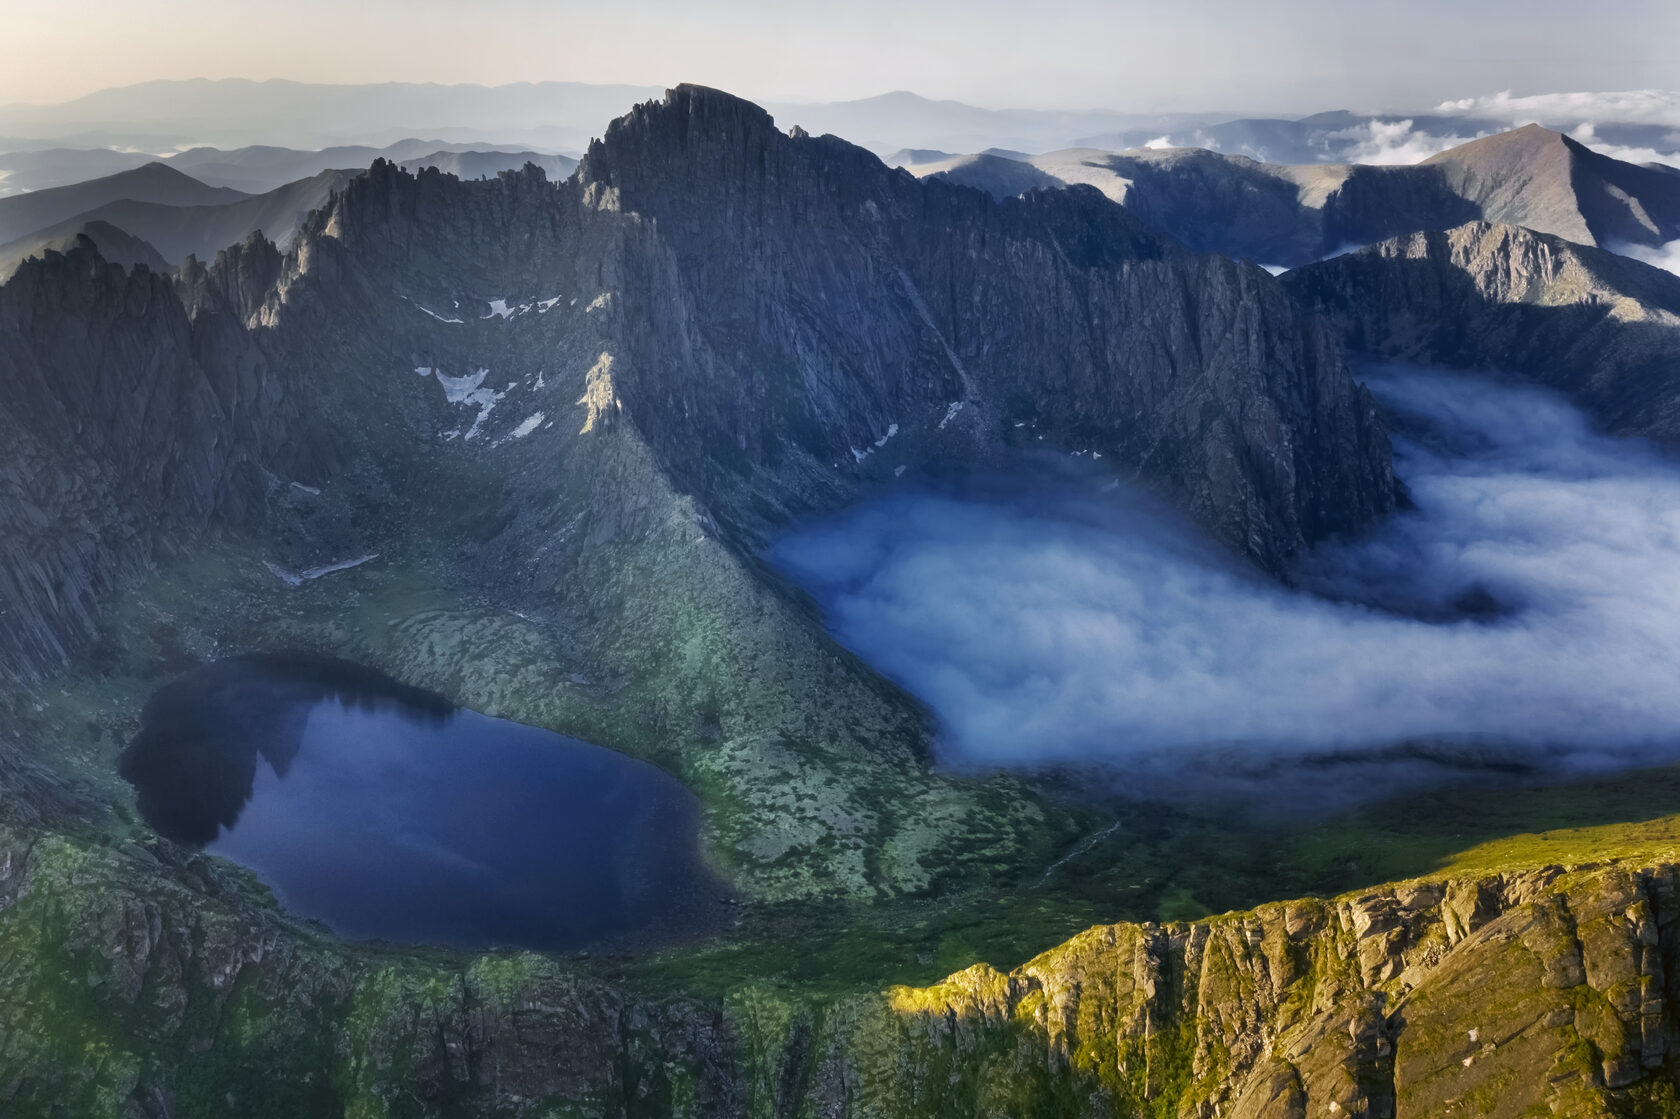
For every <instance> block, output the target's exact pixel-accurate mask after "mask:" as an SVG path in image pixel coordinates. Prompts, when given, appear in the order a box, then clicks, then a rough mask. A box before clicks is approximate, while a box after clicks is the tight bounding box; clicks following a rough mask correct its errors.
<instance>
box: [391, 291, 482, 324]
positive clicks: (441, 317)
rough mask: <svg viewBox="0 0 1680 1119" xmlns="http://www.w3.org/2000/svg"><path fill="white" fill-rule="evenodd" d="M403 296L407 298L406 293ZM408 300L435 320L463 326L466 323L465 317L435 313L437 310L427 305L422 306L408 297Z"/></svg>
mask: <svg viewBox="0 0 1680 1119" xmlns="http://www.w3.org/2000/svg"><path fill="white" fill-rule="evenodd" d="M403 298H404V299H408V296H406V295H405V296H403ZM408 302H409V303H410V304H411V305H412V306H414V307H415V308H416V309H417V310H420V311H424V312H425V313H426V314H428V315H430V316H432V318H434V319H436V320H437V321H438V322H446V323H451V324H453V325H455V326H464V325H466V321H467V320H466V319H452V318H449V317H447V316H445V315H440V314H438V313H437V312H436V311H434V310H432V309H431V308H429V307H422V306H420V304H418V303H415V302H414V300H412V299H408Z"/></svg>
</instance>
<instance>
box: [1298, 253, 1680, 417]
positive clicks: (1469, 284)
mask: <svg viewBox="0 0 1680 1119" xmlns="http://www.w3.org/2000/svg"><path fill="white" fill-rule="evenodd" d="M1283 282H1284V286H1285V287H1286V288H1287V289H1288V290H1289V292H1290V293H1291V294H1292V295H1294V296H1295V297H1296V299H1297V300H1299V301H1300V302H1301V304H1302V305H1303V306H1305V307H1306V308H1308V309H1310V310H1312V311H1313V312H1315V313H1317V314H1319V315H1321V316H1323V317H1325V318H1326V319H1327V320H1328V321H1330V322H1331V323H1332V325H1333V326H1334V328H1335V329H1336V331H1337V333H1338V334H1339V335H1340V336H1341V338H1342V340H1343V341H1344V343H1345V344H1346V345H1347V346H1348V347H1349V348H1350V349H1352V350H1353V351H1355V352H1358V353H1363V354H1366V355H1369V356H1371V357H1375V358H1378V359H1387V360H1399V361H1413V362H1424V363H1429V364H1436V365H1443V366H1448V367H1453V368H1470V369H1482V370H1489V371H1496V372H1503V373H1510V374H1519V375H1522V376H1524V377H1528V378H1530V379H1532V380H1534V381H1537V382H1539V383H1541V384H1545V385H1549V386H1551V387H1553V388H1557V389H1561V390H1562V391H1564V392H1566V393H1568V394H1569V395H1570V396H1571V397H1573V398H1574V399H1575V400H1576V401H1577V402H1578V403H1579V404H1580V405H1581V406H1582V407H1583V408H1585V409H1586V410H1587V411H1588V412H1589V413H1590V414H1591V415H1592V416H1593V417H1594V418H1595V419H1596V420H1597V421H1598V422H1599V423H1600V424H1601V425H1602V426H1603V427H1604V428H1605V429H1606V430H1608V431H1611V432H1614V433H1616V434H1619V435H1635V436H1644V437H1647V438H1651V439H1657V440H1662V441H1664V442H1668V443H1674V442H1676V441H1680V277H1677V276H1674V275H1672V274H1671V273H1668V272H1665V271H1663V270H1662V269H1659V268H1653V267H1651V266H1650V265H1646V264H1642V263H1640V262H1638V261H1636V260H1630V259H1628V258H1627V257H1623V256H1619V255H1617V254H1615V253H1610V252H1606V251H1604V250H1602V249H1595V248H1590V247H1588V246H1585V245H1579V244H1574V243H1572V242H1569V241H1566V240H1564V239H1563V238H1561V237H1554V236H1549V235H1546V234H1543V233H1535V232H1533V231H1531V230H1527V229H1519V228H1516V227H1514V226H1509V225H1491V224H1488V223H1486V222H1472V223H1470V224H1467V225H1463V226H1460V227H1458V228H1456V229H1452V230H1448V231H1445V232H1440V233H1416V234H1412V235H1410V236H1407V237H1399V238H1395V239H1393V240H1389V241H1385V242H1383V243H1381V244H1378V245H1373V246H1371V247H1370V248H1368V249H1365V250H1363V251H1361V252H1358V253H1351V254H1348V255H1346V256H1341V257H1337V258H1336V259H1334V260H1327V261H1323V262H1321V263H1319V264H1314V265H1309V266H1307V267H1305V268H1299V269H1296V270H1294V271H1292V272H1290V273H1288V274H1287V275H1286V276H1284V277H1283Z"/></svg>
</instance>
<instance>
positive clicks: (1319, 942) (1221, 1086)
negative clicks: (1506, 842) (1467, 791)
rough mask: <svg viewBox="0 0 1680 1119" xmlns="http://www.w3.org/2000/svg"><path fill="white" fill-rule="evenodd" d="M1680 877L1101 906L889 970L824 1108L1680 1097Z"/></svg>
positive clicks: (1463, 1105) (1647, 1101)
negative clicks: (1152, 919) (947, 973)
mask: <svg viewBox="0 0 1680 1119" xmlns="http://www.w3.org/2000/svg"><path fill="white" fill-rule="evenodd" d="M1677 888H1680V873H1677V871H1676V868H1674V867H1672V866H1659V867H1654V868H1645V869H1632V868H1622V867H1606V868H1600V869H1587V870H1576V871H1572V872H1568V873H1566V872H1565V871H1564V869H1563V868H1561V867H1546V868H1541V869H1536V870H1534V871H1532V872H1526V873H1520V874H1511V875H1499V876H1492V877H1487V878H1481V879H1474V878H1466V879H1447V880H1438V881H1428V880H1425V881H1418V882H1411V883H1404V884H1400V885H1397V886H1393V887H1385V888H1383V889H1380V890H1376V891H1373V892H1370V893H1364V894H1358V895H1350V896H1346V897H1342V898H1339V899H1337V900H1335V901H1333V902H1320V901H1301V902H1290V903H1283V904H1277V905H1269V906H1262V907H1261V908H1259V909H1258V910H1256V911H1254V912H1253V913H1250V914H1238V915H1231V916H1228V917H1219V918H1213V919H1211V920H1208V921H1206V922H1201V923H1198V924H1195V925H1188V926H1186V925H1167V926H1154V925H1143V926H1138V925H1116V926H1110V927H1100V928H1095V929H1092V930H1090V931H1088V932H1086V933H1084V934H1082V935H1080V936H1078V937H1076V938H1074V939H1073V940H1071V941H1069V942H1068V943H1066V944H1064V945H1062V946H1061V947H1059V948H1057V949H1055V950H1054V951H1051V952H1048V953H1046V954H1044V955H1043V956H1040V957H1039V958H1037V959H1035V960H1033V961H1031V962H1030V963H1027V964H1026V965H1024V966H1022V967H1021V968H1019V969H1017V970H1015V971H1013V972H1010V973H1008V974H1001V973H998V972H996V971H993V970H992V969H990V968H987V967H985V966H977V967H974V968H971V969H969V970H968V971H966V972H963V973H960V974H958V975H954V976H952V977H951V978H950V979H948V980H946V981H945V982H944V983H942V984H939V985H937V986H934V987H929V988H924V989H909V988H899V989H895V990H893V991H891V992H889V993H888V995H887V996H886V998H885V999H884V1006H882V1007H881V1008H879V1009H878V1010H877V1012H876V1014H875V1016H874V1017H872V1018H866V1019H864V1020H860V1021H859V1022H858V1023H857V1024H855V1025H853V1026H852V1027H851V1028H850V1030H842V1031H840V1033H839V1034H838V1035H837V1040H836V1041H835V1042H834V1043H833V1045H832V1048H831V1049H830V1050H829V1051H828V1053H827V1054H826V1057H825V1060H826V1061H827V1069H826V1070H825V1073H824V1074H821V1075H819V1080H821V1081H823V1082H825V1083H827V1084H829V1085H831V1086H843V1087H844V1088H845V1089H846V1093H847V1095H846V1099H847V1106H836V1107H831V1108H829V1109H827V1110H824V1109H821V1108H819V1113H821V1114H830V1115H883V1116H884V1115H943V1114H987V1113H992V1112H996V1111H999V1110H1004V1111H1008V1113H1010V1114H1020V1115H1046V1116H1048V1115H1092V1116H1127V1115H1181V1116H1189V1115H1195V1116H1215V1115H1220V1116H1242V1117H1259V1116H1272V1117H1288V1116H1307V1115H1363V1116H1372V1117H1377V1116H1395V1117H1405V1116H1436V1115H1448V1114H1455V1113H1459V1112H1464V1113H1473V1114H1480V1115H1495V1116H1518V1115H1532V1114H1558V1115H1571V1116H1610V1115H1619V1114H1628V1113H1633V1114H1641V1113H1649V1114H1671V1113H1672V1112H1671V1111H1668V1110H1664V1109H1665V1107H1666V1108H1671V1107H1673V1106H1674V1094H1673V1088H1672V1082H1671V1081H1670V1080H1668V1079H1667V1078H1666V1074H1658V1073H1657V1072H1656V1070H1659V1069H1662V1070H1667V1069H1669V1068H1672V1067H1673V1057H1674V1045H1675V1042H1676V1040H1677V1038H1680V1034H1677V1032H1676V1030H1677V1026H1680V1018H1677V1016H1676V1009H1677V1006H1676V1002H1675V999H1676V996H1677V994H1680V985H1677V975H1676V956H1675V953H1676V949H1677V947H1680V936H1677V933H1676V925H1675V918H1676V916H1677V915H1680V908H1677V906H1680V901H1677ZM876 1030H881V1031H885V1034H886V1040H884V1041H881V1040H877V1041H876V1042H875V1044H874V1046H873V1054H872V1052H871V1045H870V1034H871V1033H872V1032H873V1031H876ZM871 1056H873V1057H874V1059H873V1060H872V1059H871ZM1634 1085H1640V1087H1638V1088H1637V1089H1635V1090H1633V1091H1631V1092H1630V1091H1626V1090H1627V1089H1629V1088H1630V1086H1634Z"/></svg>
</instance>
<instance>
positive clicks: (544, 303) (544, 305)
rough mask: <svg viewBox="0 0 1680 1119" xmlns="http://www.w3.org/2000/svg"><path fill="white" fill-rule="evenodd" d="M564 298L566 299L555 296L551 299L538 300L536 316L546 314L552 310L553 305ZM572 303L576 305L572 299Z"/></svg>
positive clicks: (561, 296)
mask: <svg viewBox="0 0 1680 1119" xmlns="http://www.w3.org/2000/svg"><path fill="white" fill-rule="evenodd" d="M564 298H566V297H565V296H563V295H557V296H555V297H554V298H553V299H543V300H539V301H538V303H537V314H539V315H546V314H548V313H549V312H550V311H552V310H553V309H554V305H555V304H556V303H558V302H560V301H561V300H562V299H564ZM572 302H573V303H576V302H577V300H575V299H574V300H572Z"/></svg>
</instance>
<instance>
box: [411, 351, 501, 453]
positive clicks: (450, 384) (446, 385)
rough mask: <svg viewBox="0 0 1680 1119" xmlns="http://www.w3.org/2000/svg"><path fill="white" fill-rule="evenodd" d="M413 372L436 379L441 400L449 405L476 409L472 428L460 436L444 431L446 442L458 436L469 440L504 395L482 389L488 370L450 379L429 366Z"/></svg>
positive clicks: (458, 432)
mask: <svg viewBox="0 0 1680 1119" xmlns="http://www.w3.org/2000/svg"><path fill="white" fill-rule="evenodd" d="M414 371H415V372H416V373H418V374H420V375H421V376H422V377H426V376H431V377H436V378H437V382H438V384H440V385H442V386H443V398H444V399H445V400H447V401H449V403H451V404H465V405H468V406H470V407H474V408H477V409H478V416H477V418H475V419H474V420H473V422H472V426H471V427H469V428H468V429H467V430H466V433H465V434H462V433H461V432H460V431H459V430H456V431H446V432H444V434H443V438H444V439H445V440H446V441H447V440H450V439H453V438H455V437H456V436H457V435H460V436H461V438H462V439H471V438H473V437H474V436H475V435H477V434H478V432H479V429H480V428H482V427H483V426H484V421H485V420H487V419H489V418H490V412H491V410H492V409H494V408H495V407H496V401H498V400H500V399H502V397H503V396H505V395H507V394H506V393H498V392H497V391H496V390H494V389H487V388H485V387H484V379H485V378H486V377H488V376H489V375H490V370H489V369H479V370H477V371H476V372H473V373H470V374H468V375H467V376H465V377H451V376H449V375H448V374H447V373H445V372H444V371H443V370H441V369H437V368H434V367H433V366H430V365H417V366H415V367H414Z"/></svg>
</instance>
